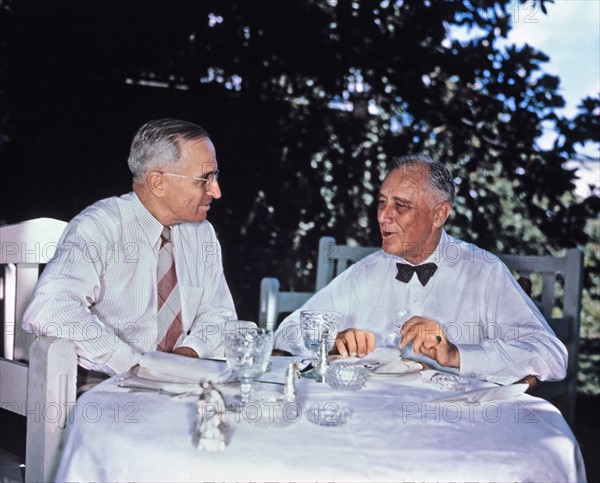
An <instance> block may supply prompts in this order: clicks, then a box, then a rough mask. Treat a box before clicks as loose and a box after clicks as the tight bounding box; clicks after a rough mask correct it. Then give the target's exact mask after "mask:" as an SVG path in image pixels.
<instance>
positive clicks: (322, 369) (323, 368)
mask: <svg viewBox="0 0 600 483" xmlns="http://www.w3.org/2000/svg"><path fill="white" fill-rule="evenodd" d="M328 335H329V334H328V332H327V331H323V333H322V334H321V341H320V345H319V360H318V361H317V366H316V367H315V372H316V373H317V376H318V377H317V382H325V374H327V370H328V369H329V359H328V358H327V356H328V353H329V350H328V344H327V336H328Z"/></svg>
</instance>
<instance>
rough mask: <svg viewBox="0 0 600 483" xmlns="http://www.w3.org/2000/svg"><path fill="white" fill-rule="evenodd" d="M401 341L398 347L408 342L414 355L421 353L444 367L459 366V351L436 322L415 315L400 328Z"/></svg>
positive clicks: (404, 345)
mask: <svg viewBox="0 0 600 483" xmlns="http://www.w3.org/2000/svg"><path fill="white" fill-rule="evenodd" d="M400 336H401V337H402V341H401V342H400V349H404V348H405V347H406V346H407V345H408V344H409V343H410V342H412V343H413V351H414V352H415V354H416V355H419V354H421V353H423V354H425V355H426V356H427V357H429V358H431V359H433V360H435V361H437V362H438V363H439V364H440V365H442V366H446V367H460V352H458V348H457V347H456V346H455V345H454V344H453V343H452V342H450V341H449V340H448V338H447V337H446V334H444V331H443V330H442V328H441V327H440V326H439V324H438V323H437V322H435V321H434V320H430V319H425V318H423V317H419V316H415V317H412V318H411V319H410V320H409V321H408V322H406V323H405V324H404V325H403V326H402V329H401V330H400Z"/></svg>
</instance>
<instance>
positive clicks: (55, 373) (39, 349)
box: [0, 218, 77, 481]
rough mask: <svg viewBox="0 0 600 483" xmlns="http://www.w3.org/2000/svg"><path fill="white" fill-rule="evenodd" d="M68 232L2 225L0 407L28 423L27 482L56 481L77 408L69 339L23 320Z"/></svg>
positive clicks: (43, 222) (52, 225) (38, 225)
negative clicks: (33, 330)
mask: <svg viewBox="0 0 600 483" xmlns="http://www.w3.org/2000/svg"><path fill="white" fill-rule="evenodd" d="M65 227H66V223H65V222H63V221H58V220H53V219H50V218H39V219H35V220H29V221H25V222H23V223H17V224H14V225H5V226H0V247H1V253H0V264H2V265H3V266H4V269H5V270H4V279H3V280H2V283H1V284H0V288H1V290H0V300H2V302H3V306H4V311H3V312H4V313H3V314H0V316H1V317H2V318H1V319H0V322H1V326H2V335H3V341H4V343H3V347H2V353H1V354H0V407H1V408H2V409H5V410H8V411H12V412H14V413H17V414H20V415H22V416H25V417H26V418H27V434H26V453H25V480H26V481H52V480H53V479H54V474H55V472H56V469H57V465H58V460H59V457H60V451H61V445H62V440H63V435H64V433H65V430H66V427H67V423H68V421H69V414H70V411H71V409H72V408H73V407H74V405H75V398H76V395H75V393H76V383H77V381H76V378H77V354H76V350H75V345H74V344H73V343H71V342H68V341H66V340H50V339H48V338H43V337H40V338H36V337H34V336H33V334H29V333H27V332H25V331H23V330H22V329H21V319H22V317H23V313H24V312H25V309H26V308H27V305H28V304H29V301H30V298H31V294H32V291H33V289H34V287H35V284H36V282H37V279H38V276H39V271H40V265H42V264H45V263H47V262H48V261H49V260H50V259H51V258H52V257H53V256H54V254H55V252H56V249H57V247H58V241H59V238H60V236H61V234H62V232H63V231H64V229H65Z"/></svg>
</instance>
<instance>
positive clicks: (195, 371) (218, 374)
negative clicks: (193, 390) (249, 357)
mask: <svg viewBox="0 0 600 483" xmlns="http://www.w3.org/2000/svg"><path fill="white" fill-rule="evenodd" d="M139 365H140V369H141V370H140V371H138V374H137V375H138V376H140V377H142V378H148V379H155V380H160V381H173V382H196V383H199V382H203V381H210V382H213V383H220V382H225V380H226V379H227V377H228V376H229V371H228V370H227V363H226V362H225V361H224V360H215V359H197V358H194V357H185V356H180V355H178V354H170V353H168V352H159V351H156V352H148V353H147V354H144V355H143V356H142V358H141V359H140V362H139Z"/></svg>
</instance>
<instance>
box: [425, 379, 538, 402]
mask: <svg viewBox="0 0 600 483" xmlns="http://www.w3.org/2000/svg"><path fill="white" fill-rule="evenodd" d="M528 387H529V384H510V385H508V386H492V387H484V388H482V389H475V390H473V391H467V392H461V393H455V394H451V395H448V396H444V397H442V398H438V399H433V400H432V401H431V402H450V401H464V402H471V403H473V402H485V401H500V400H502V399H511V398H514V397H517V396H520V395H521V394H523V393H524V392H525V391H526V390H527V388H528Z"/></svg>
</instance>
